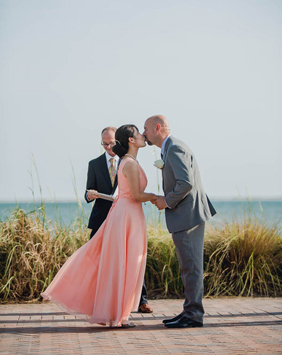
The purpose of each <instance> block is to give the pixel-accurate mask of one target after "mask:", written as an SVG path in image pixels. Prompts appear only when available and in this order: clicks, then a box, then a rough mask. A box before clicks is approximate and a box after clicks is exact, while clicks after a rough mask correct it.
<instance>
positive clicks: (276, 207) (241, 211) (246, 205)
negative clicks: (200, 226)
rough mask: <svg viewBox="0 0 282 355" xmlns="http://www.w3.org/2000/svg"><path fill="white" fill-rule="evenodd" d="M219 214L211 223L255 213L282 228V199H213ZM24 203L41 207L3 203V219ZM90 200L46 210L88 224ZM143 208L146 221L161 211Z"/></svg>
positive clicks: (60, 218) (58, 204)
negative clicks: (81, 220) (79, 219)
mask: <svg viewBox="0 0 282 355" xmlns="http://www.w3.org/2000/svg"><path fill="white" fill-rule="evenodd" d="M212 203H213V205H214V207H215V209H216V211H217V214H216V215H215V216H214V217H213V218H212V219H211V220H210V221H208V223H211V224H217V225H220V224H221V223H222V222H227V223H229V222H231V221H233V220H235V221H242V220H243V219H244V216H249V215H250V214H252V215H253V216H255V217H256V218H257V219H258V220H259V221H261V222H263V223H266V224H267V225H268V226H274V225H275V224H276V225H278V227H279V228H280V229H281V227H282V201H280V200H269V201H267V200H261V201H258V200H254V201H246V200H244V201H238V200H221V201H219V200H212ZM17 206H18V207H21V208H22V209H24V210H25V211H26V212H32V211H33V210H35V209H37V208H39V207H40V203H33V202H28V203H27V202H22V203H18V204H16V203H0V220H1V221H4V220H5V219H6V218H9V216H10V214H11V212H12V211H13V210H14V209H15V208H16V207H17ZM91 208H92V206H91V204H87V203H86V202H85V201H79V203H78V202H54V203H52V202H46V203H45V213H46V217H47V220H51V221H52V222H56V221H60V222H61V223H63V224H64V225H66V226H68V225H70V224H71V223H72V222H74V220H75V219H76V217H77V216H78V215H80V216H82V219H83V223H85V224H87V221H88V217H89V215H90V212H91ZM143 210H144V213H145V217H146V220H147V223H150V222H152V221H154V220H155V221H158V218H159V211H158V210H157V209H156V207H155V206H152V204H151V203H148V202H147V203H146V204H143ZM160 220H161V224H162V225H163V226H164V227H165V217H164V211H162V212H161V214H160Z"/></svg>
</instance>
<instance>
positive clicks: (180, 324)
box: [165, 316, 203, 328]
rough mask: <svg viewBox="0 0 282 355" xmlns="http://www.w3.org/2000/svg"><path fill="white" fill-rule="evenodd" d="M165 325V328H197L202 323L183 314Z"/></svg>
mask: <svg viewBox="0 0 282 355" xmlns="http://www.w3.org/2000/svg"><path fill="white" fill-rule="evenodd" d="M165 326H166V327H167V328H198V327H202V326H203V323H200V322H196V321H195V320H192V319H190V318H188V317H186V316H183V317H181V318H180V319H178V320H177V321H175V322H171V323H166V324H165Z"/></svg>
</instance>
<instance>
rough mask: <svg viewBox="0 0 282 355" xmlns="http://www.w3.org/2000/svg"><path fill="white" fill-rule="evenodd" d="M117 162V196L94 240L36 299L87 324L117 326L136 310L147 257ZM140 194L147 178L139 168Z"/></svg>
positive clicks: (140, 217) (136, 206) (137, 206)
mask: <svg viewBox="0 0 282 355" xmlns="http://www.w3.org/2000/svg"><path fill="white" fill-rule="evenodd" d="M129 159H131V158H127V157H126V158H125V159H123V160H122V162H121V164H120V166H119V169H118V182H119V194H118V196H117V197H116V198H115V201H114V203H113V205H112V207H111V209H110V212H109V214H108V217H107V219H106V220H105V221H104V223H103V224H102V225H101V227H100V229H99V230H98V231H97V232H96V234H95V235H94V236H93V237H92V239H90V240H89V242H87V243H86V244H85V245H83V246H82V247H81V248H79V249H78V250H77V251H76V252H75V253H74V254H73V255H72V256H71V257H70V258H69V259H68V260H67V261H66V263H65V264H64V265H63V266H62V268H61V269H60V270H59V272H58V273H57V275H56V276H55V278H54V280H53V281H52V283H51V284H50V285H49V287H48V288H47V289H46V290H45V291H44V292H43V293H42V294H41V296H42V297H43V298H44V299H46V300H49V301H52V302H54V303H56V304H58V305H59V306H60V307H61V308H62V309H63V310H64V311H66V312H68V313H71V314H75V315H77V316H78V317H80V318H82V319H84V320H86V321H88V322H89V323H104V324H107V325H110V326H120V325H121V324H122V323H123V322H126V321H127V320H128V317H129V315H130V312H131V311H132V310H136V309H137V308H138V305H139V301H140V295H141V290H142V285H143V280H144V273H145V267H146V255H147V234H146V222H145V216H144V213H143V209H142V203H141V202H139V201H136V200H134V199H133V197H132V195H131V193H130V189H129V184H128V181H127V178H126V177H125V176H124V175H123V172H122V170H123V167H124V164H125V163H126V162H127V161H128V160H129ZM139 177H140V189H141V190H142V191H144V190H145V188H146V185H147V178H146V175H145V173H144V171H143V170H142V168H141V167H140V166H139Z"/></svg>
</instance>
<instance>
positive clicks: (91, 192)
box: [87, 190, 100, 201]
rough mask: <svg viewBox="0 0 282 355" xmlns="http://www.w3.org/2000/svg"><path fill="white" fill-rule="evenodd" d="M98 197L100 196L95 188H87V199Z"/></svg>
mask: <svg viewBox="0 0 282 355" xmlns="http://www.w3.org/2000/svg"><path fill="white" fill-rule="evenodd" d="M99 197H100V196H99V194H98V191H96V190H88V191H87V198H88V200H89V201H92V200H96V199H97V198H99Z"/></svg>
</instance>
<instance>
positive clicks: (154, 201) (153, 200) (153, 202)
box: [151, 195, 158, 205]
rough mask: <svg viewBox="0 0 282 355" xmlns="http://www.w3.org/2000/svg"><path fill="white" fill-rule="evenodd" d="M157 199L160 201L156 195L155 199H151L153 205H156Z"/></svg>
mask: <svg viewBox="0 0 282 355" xmlns="http://www.w3.org/2000/svg"><path fill="white" fill-rule="evenodd" d="M157 199H158V196H157V195H154V197H153V198H152V199H151V203H152V204H154V205H155V203H156V201H157Z"/></svg>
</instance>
